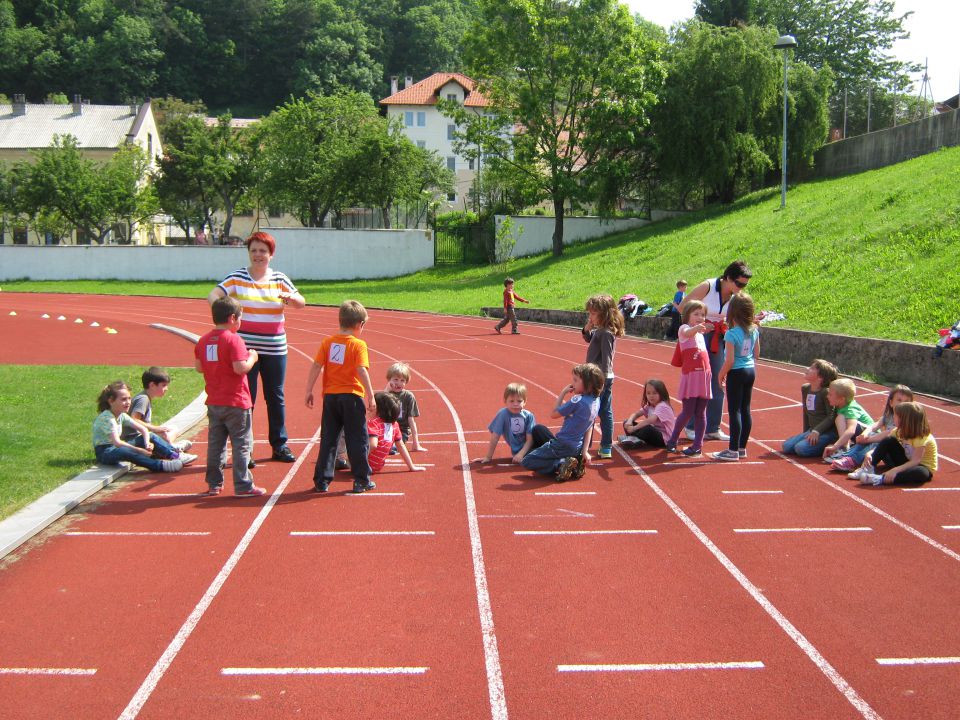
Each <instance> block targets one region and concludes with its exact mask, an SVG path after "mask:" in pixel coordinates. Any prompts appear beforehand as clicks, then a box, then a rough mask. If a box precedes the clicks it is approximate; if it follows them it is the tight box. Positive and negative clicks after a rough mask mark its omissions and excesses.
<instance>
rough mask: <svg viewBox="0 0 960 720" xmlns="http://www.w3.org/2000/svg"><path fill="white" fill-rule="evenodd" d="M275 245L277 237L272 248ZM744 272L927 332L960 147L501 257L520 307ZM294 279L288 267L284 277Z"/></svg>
mask: <svg viewBox="0 0 960 720" xmlns="http://www.w3.org/2000/svg"><path fill="white" fill-rule="evenodd" d="M281 252H282V248H281ZM737 258H743V259H745V260H746V261H747V262H748V263H749V264H750V265H751V267H753V269H754V273H755V274H754V279H753V281H752V282H751V293H752V294H753V296H754V298H755V299H756V301H757V304H758V306H759V308H761V309H765V310H776V311H779V312H782V313H785V314H786V316H787V320H786V321H785V322H783V323H781V325H783V326H789V327H795V328H801V329H809V330H822V331H826V332H836V333H842V334H847V335H860V336H869V337H882V338H890V339H900V340H915V341H919V342H925V343H926V342H929V343H932V342H934V341H935V340H936V337H937V335H936V330H937V329H938V328H940V327H947V326H949V325H952V324H953V323H954V322H956V320H957V319H958V318H960V272H958V270H957V269H958V267H960V148H949V149H944V150H941V151H939V152H936V153H933V154H930V155H926V156H924V157H921V158H917V159H915V160H911V161H908V162H904V163H900V164H898V165H894V166H890V167H887V168H883V169H880V170H874V171H871V172H867V173H862V174H859V175H853V176H850V177H846V178H840V179H833V180H822V181H815V182H808V183H804V184H801V185H798V186H795V187H792V188H790V189H789V191H788V195H787V208H786V210H784V211H781V210H780V196H779V189H773V190H764V191H761V192H758V193H754V194H752V195H749V196H747V197H745V198H743V199H741V200H740V201H738V202H737V203H735V204H734V205H733V206H731V207H723V208H708V209H706V210H703V211H700V212H696V213H691V214H690V215H688V216H685V217H683V218H678V219H675V220H671V221H667V222H662V223H657V224H654V225H651V226H649V227H646V228H643V229H641V230H636V231H631V232H628V233H623V234H620V235H616V236H611V237H609V238H605V239H603V240H599V241H593V242H589V243H584V244H581V245H577V246H574V247H570V248H568V249H567V250H566V251H565V254H564V256H563V257H562V258H560V259H559V260H555V259H554V258H553V257H551V256H550V255H539V256H534V257H530V258H522V259H518V260H515V261H513V262H512V263H510V266H509V268H508V271H507V272H508V273H509V274H510V275H511V276H513V277H514V278H516V281H517V292H519V293H520V294H521V295H522V296H524V297H526V298H527V299H529V300H530V302H531V307H549V308H560V309H580V308H582V307H583V301H584V300H585V299H586V298H587V297H588V296H589V295H591V294H593V293H596V292H609V293H610V294H611V295H613V296H614V297H617V296H619V295H621V294H623V293H626V292H633V293H636V294H637V295H639V296H640V297H641V298H643V299H644V300H646V301H647V302H648V303H649V304H650V305H652V306H654V307H659V305H661V304H662V303H664V302H666V301H667V300H669V299H670V297H672V295H673V292H674V290H675V288H674V283H675V282H676V280H677V279H678V278H680V277H683V278H685V279H686V280H688V281H689V282H690V283H691V287H692V286H693V285H694V284H696V283H699V282H700V281H701V280H703V279H704V278H706V277H712V276H714V275H716V274H718V273H719V272H720V271H722V269H723V268H724V267H725V266H726V264H727V263H728V262H729V261H730V260H733V259H737ZM503 276H504V273H503V272H502V271H500V270H497V269H494V268H490V267H481V268H468V269H463V268H440V269H433V270H429V271H424V272H420V273H417V274H415V275H410V276H407V277H404V278H397V279H390V280H370V281H351V282H335V283H334V282H303V281H301V282H299V283H298V285H299V287H300V289H301V290H302V291H303V293H304V295H305V296H306V297H307V299H308V300H309V301H310V302H313V303H323V304H338V303H339V302H340V301H341V300H343V299H344V298H346V297H354V298H357V299H359V300H360V301H361V302H363V303H364V304H366V305H368V306H372V307H391V308H399V309H412V310H431V311H438V312H453V313H464V314H475V313H476V312H477V311H478V308H480V307H481V306H484V305H488V306H489V305H497V304H498V303H499V302H500V292H501V290H502V280H503ZM294 280H295V281H296V278H294ZM4 288H5V289H7V290H38V291H39V290H46V291H57V290H60V291H67V290H70V291H81V292H113V293H116V292H129V293H136V294H145V293H150V294H154V293H155V294H160V295H177V296H187V297H202V296H205V295H206V293H207V292H208V290H209V288H210V284H209V283H156V284H147V283H100V282H87V283H39V282H14V283H5V284H4Z"/></svg>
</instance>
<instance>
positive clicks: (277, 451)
mask: <svg viewBox="0 0 960 720" xmlns="http://www.w3.org/2000/svg"><path fill="white" fill-rule="evenodd" d="M272 458H273V459H274V460H279V461H280V462H285V463H292V462H296V461H297V458H296V456H295V455H294V454H293V453H292V452H290V448H288V447H287V446H286V445H281V446H280V447H278V448H274V450H273V455H272Z"/></svg>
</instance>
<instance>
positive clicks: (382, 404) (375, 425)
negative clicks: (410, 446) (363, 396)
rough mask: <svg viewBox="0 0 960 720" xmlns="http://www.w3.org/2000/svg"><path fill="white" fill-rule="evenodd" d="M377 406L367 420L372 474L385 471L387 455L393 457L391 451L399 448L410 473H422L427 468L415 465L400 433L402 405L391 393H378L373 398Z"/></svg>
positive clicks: (369, 413) (368, 455)
mask: <svg viewBox="0 0 960 720" xmlns="http://www.w3.org/2000/svg"><path fill="white" fill-rule="evenodd" d="M373 399H374V403H375V404H376V411H375V412H368V413H367V415H368V417H369V419H368V420H367V442H368V445H369V450H368V454H367V460H368V461H369V463H370V472H371V473H378V472H380V471H381V470H383V468H384V465H385V464H386V462H387V455H391V454H392V453H391V452H390V450H391V449H392V448H397V450H398V451H399V453H400V457H402V458H403V461H404V462H405V463H406V464H407V468H408V469H409V470H410V472H421V471H423V470H425V469H426V468H424V467H421V466H419V465H414V463H413V460H412V459H411V458H410V453H409V452H408V451H407V446H406V444H405V443H404V442H403V436H402V435H401V433H400V423H398V422H397V419H398V418H399V417H400V403H399V402H397V399H396V398H395V397H394V396H393V395H392V394H391V393H389V392H386V391H383V392H378V393H377V394H376V395H374V396H373Z"/></svg>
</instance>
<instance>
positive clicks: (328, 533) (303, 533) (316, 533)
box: [290, 530, 436, 537]
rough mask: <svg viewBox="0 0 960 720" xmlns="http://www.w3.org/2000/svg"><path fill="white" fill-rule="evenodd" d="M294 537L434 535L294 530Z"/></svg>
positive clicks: (406, 532) (404, 531) (413, 531)
mask: <svg viewBox="0 0 960 720" xmlns="http://www.w3.org/2000/svg"><path fill="white" fill-rule="evenodd" d="M290 534H291V535H292V536H294V537H329V536H338V535H349V536H358V535H371V536H373V535H436V533H435V532H434V531H433V530H295V531H293V532H291V533H290Z"/></svg>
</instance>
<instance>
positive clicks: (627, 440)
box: [617, 435, 645, 447]
mask: <svg viewBox="0 0 960 720" xmlns="http://www.w3.org/2000/svg"><path fill="white" fill-rule="evenodd" d="M617 442H618V443H620V445H621V446H622V447H639V446H640V445H644V444H645V443H644V442H643V440H641V439H640V438H638V437H637V436H636V435H621V436H620V437H618V438H617Z"/></svg>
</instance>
